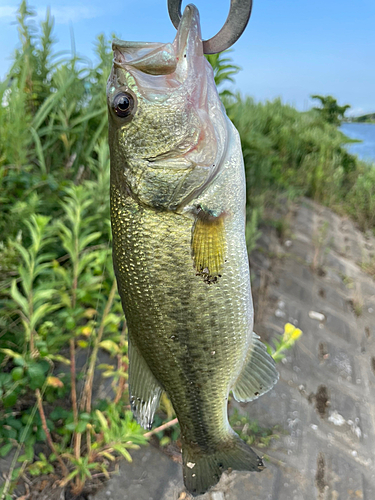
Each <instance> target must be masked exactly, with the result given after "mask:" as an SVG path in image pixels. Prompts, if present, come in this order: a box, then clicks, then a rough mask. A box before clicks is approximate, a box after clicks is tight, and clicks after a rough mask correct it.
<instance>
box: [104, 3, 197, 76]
mask: <svg viewBox="0 0 375 500" xmlns="http://www.w3.org/2000/svg"><path fill="white" fill-rule="evenodd" d="M112 49H113V52H114V59H113V65H114V67H115V68H122V69H128V70H131V69H136V70H139V71H141V72H142V73H145V74H148V75H154V76H158V75H171V74H172V73H176V77H177V79H178V80H179V81H180V82H181V81H183V80H184V79H185V78H186V76H187V72H188V69H189V67H190V66H191V65H190V64H189V61H190V59H191V58H192V57H193V58H194V57H197V56H203V43H202V39H201V29H200V20H199V12H198V9H197V8H196V7H195V5H192V4H189V5H187V6H186V7H185V10H184V13H183V15H182V17H181V21H180V24H179V27H178V30H177V34H176V37H175V39H174V41H173V43H166V44H163V43H153V42H126V41H123V40H117V39H116V40H114V41H113V43H112Z"/></svg>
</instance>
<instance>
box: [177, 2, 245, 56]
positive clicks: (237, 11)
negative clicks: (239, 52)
mask: <svg viewBox="0 0 375 500" xmlns="http://www.w3.org/2000/svg"><path fill="white" fill-rule="evenodd" d="M181 4H182V0H168V12H169V17H170V18H171V21H172V23H173V26H174V27H175V28H176V29H178V25H179V23H180V19H181ZM252 6H253V0H230V10H229V14H228V17H227V20H226V21H225V23H224V26H223V27H222V28H221V30H220V31H219V33H217V34H216V35H215V36H213V37H212V38H210V39H209V40H203V52H204V53H205V54H217V53H218V52H222V51H223V50H226V49H228V48H229V47H231V46H232V45H233V44H234V43H235V42H237V40H238V39H239V38H240V36H241V35H242V33H243V32H244V30H245V28H246V26H247V23H248V22H249V19H250V15H251V9H252Z"/></svg>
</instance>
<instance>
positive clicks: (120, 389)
mask: <svg viewBox="0 0 375 500" xmlns="http://www.w3.org/2000/svg"><path fill="white" fill-rule="evenodd" d="M126 331H127V325H126V320H125V321H124V325H123V327H122V331H121V340H120V346H121V347H123V346H124V344H125V338H126ZM121 369H122V370H123V371H124V373H127V371H128V365H127V363H125V362H124V361H122V355H121V354H119V355H118V370H121ZM125 386H126V380H125V377H121V378H120V381H119V384H118V387H117V391H116V397H115V399H114V401H113V402H114V403H115V404H117V403H118V402H119V401H120V399H121V397H122V395H123V393H124V390H125Z"/></svg>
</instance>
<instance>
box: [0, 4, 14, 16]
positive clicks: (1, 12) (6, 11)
mask: <svg viewBox="0 0 375 500" xmlns="http://www.w3.org/2000/svg"><path fill="white" fill-rule="evenodd" d="M16 11H17V8H15V7H12V6H11V5H3V6H2V7H1V6H0V19H3V18H4V17H14V16H15V14H16Z"/></svg>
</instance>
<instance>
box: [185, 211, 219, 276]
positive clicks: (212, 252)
mask: <svg viewBox="0 0 375 500" xmlns="http://www.w3.org/2000/svg"><path fill="white" fill-rule="evenodd" d="M224 219H225V214H224V213H222V214H220V215H219V216H215V215H212V214H211V213H209V212H207V211H204V210H200V212H199V213H198V215H197V219H196V222H195V225H194V228H193V236H192V253H193V259H194V263H195V268H196V270H197V272H198V273H199V274H202V275H205V276H209V277H218V276H219V275H220V273H221V271H222V269H223V265H224V258H225V250H226V242H225V227H224Z"/></svg>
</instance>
